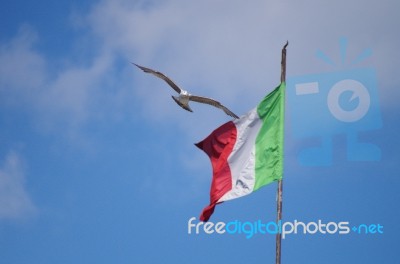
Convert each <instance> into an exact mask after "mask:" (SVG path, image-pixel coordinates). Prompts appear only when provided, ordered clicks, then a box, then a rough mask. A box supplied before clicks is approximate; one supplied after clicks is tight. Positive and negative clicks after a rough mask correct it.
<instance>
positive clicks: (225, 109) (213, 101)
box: [189, 95, 239, 119]
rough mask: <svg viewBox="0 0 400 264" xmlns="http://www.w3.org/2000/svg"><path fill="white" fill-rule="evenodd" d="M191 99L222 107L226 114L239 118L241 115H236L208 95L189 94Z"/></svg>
mask: <svg viewBox="0 0 400 264" xmlns="http://www.w3.org/2000/svg"><path fill="white" fill-rule="evenodd" d="M189 100H190V101H193V102H198V103H203V104H208V105H212V106H215V107H217V108H219V109H221V110H222V111H224V112H225V114H227V115H229V116H231V117H233V118H236V119H238V118H239V117H238V116H237V115H235V114H234V113H233V112H232V111H231V110H229V109H228V108H226V107H225V106H223V105H222V104H221V103H220V102H218V101H216V100H214V99H211V98H208V97H203V96H197V95H190V96H189Z"/></svg>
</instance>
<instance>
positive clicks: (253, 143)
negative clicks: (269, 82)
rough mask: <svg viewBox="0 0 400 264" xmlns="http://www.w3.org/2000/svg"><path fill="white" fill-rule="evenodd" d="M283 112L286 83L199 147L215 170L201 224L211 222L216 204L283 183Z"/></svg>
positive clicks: (220, 128) (212, 134)
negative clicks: (208, 202)
mask: <svg viewBox="0 0 400 264" xmlns="http://www.w3.org/2000/svg"><path fill="white" fill-rule="evenodd" d="M284 110H285V83H281V84H280V85H279V86H278V87H277V88H275V89H274V90H273V91H272V92H271V93H269V94H268V95H267V96H265V98H264V99H263V100H262V101H261V102H260V104H259V105H258V106H257V107H255V108H254V109H253V110H251V111H249V112H248V113H247V114H245V115H243V116H241V117H240V118H239V119H236V120H232V121H229V122H227V123H225V124H223V125H222V126H220V127H219V128H217V129H216V130H214V131H213V132H212V133H211V134H210V135H209V136H208V137H207V138H205V139H204V140H203V141H201V142H199V143H197V144H196V146H197V147H198V148H200V149H202V150H203V151H204V152H205V153H206V154H207V155H208V156H209V158H210V160H211V164H212V170H213V177H212V183H211V190H210V204H209V205H208V206H207V207H206V208H204V210H203V212H202V213H201V216H200V220H201V221H208V219H209V218H210V216H211V215H212V213H213V212H214V209H215V206H216V204H218V203H222V202H225V201H228V200H232V199H235V198H239V197H242V196H244V195H247V194H250V193H252V192H254V191H256V190H258V189H259V188H261V187H262V186H264V185H267V184H269V183H271V182H273V181H277V180H280V179H282V176H283V137H284V135H283V134H284V128H283V126H284Z"/></svg>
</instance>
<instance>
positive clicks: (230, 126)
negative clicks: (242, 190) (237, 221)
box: [195, 121, 237, 222]
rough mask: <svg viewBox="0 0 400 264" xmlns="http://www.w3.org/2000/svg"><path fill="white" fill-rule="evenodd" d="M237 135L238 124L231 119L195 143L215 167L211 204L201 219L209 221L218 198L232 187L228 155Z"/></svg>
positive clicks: (205, 209)
mask: <svg viewBox="0 0 400 264" xmlns="http://www.w3.org/2000/svg"><path fill="white" fill-rule="evenodd" d="M236 137H237V131H236V126H235V124H234V123H233V122H232V121H230V122H228V123H225V124H223V125H222V126H220V127H219V128H217V129H216V130H214V131H213V132H212V133H211V134H210V135H209V136H208V137H207V138H205V139H204V140H203V141H201V142H199V143H197V144H195V145H196V146H197V147H198V148H200V149H202V150H203V151H204V152H205V153H206V154H207V155H208V157H209V158H210V160H211V164H212V169H213V178H212V183H211V190H210V205H208V206H207V207H206V208H204V209H203V212H202V213H201V216H200V220H201V221H205V222H206V221H208V219H209V218H210V216H211V215H212V213H213V212H214V209H215V205H216V204H217V202H218V200H219V199H220V198H221V197H222V196H223V195H224V194H225V193H227V192H228V191H230V190H231V189H232V176H231V170H230V168H229V164H228V157H229V155H230V154H231V152H232V150H233V146H234V145H235V142H236Z"/></svg>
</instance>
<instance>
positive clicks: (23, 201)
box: [0, 151, 37, 219]
mask: <svg viewBox="0 0 400 264" xmlns="http://www.w3.org/2000/svg"><path fill="white" fill-rule="evenodd" d="M23 167H24V166H23V163H22V161H21V159H20V157H19V156H18V154H17V153H15V152H13V151H11V152H10V153H9V154H8V155H7V156H6V157H5V160H4V162H3V164H2V165H1V167H0V219H21V218H24V217H27V216H30V215H32V214H34V213H36V212H37V208H36V206H35V205H34V203H33V202H32V200H31V198H30V196H29V194H28V192H27V190H26V184H25V173H24V168H23Z"/></svg>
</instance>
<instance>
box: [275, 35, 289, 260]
mask: <svg viewBox="0 0 400 264" xmlns="http://www.w3.org/2000/svg"><path fill="white" fill-rule="evenodd" d="M288 45H289V41H286V44H285V45H284V46H283V48H282V59H281V83H284V82H286V47H287V46H288ZM282 191H283V184H282V179H280V180H278V189H277V194H276V210H277V215H276V223H277V224H278V225H279V223H280V222H281V221H282ZM281 245H282V234H281V232H278V233H277V234H276V255H275V262H276V264H280V263H281Z"/></svg>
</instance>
